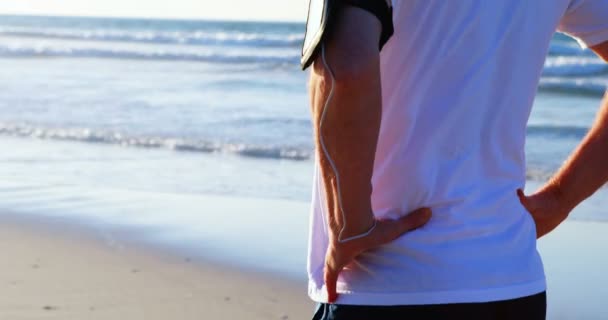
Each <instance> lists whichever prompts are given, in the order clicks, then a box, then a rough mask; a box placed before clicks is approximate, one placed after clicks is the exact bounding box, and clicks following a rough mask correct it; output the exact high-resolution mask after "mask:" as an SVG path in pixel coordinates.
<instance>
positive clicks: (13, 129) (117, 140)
mask: <svg viewBox="0 0 608 320" xmlns="http://www.w3.org/2000/svg"><path fill="white" fill-rule="evenodd" d="M0 135H6V136H14V137H27V138H36V139H45V140H59V141H74V142H83V143H100V144H111V145H119V146H123V147H136V148H146V149H169V150H174V151H182V152H200V153H228V154H237V155H240V156H246V157H252V158H268V159H287V160H308V159H310V157H311V154H312V152H311V150H309V149H306V148H297V147H289V146H287V147H285V146H268V145H253V144H243V143H223V142H214V141H207V140H202V139H190V138H182V137H151V136H135V135H128V134H124V133H121V132H111V131H103V130H93V129H89V128H47V127H38V126H32V125H27V124H1V123H0Z"/></svg>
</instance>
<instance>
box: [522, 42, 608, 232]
mask: <svg viewBox="0 0 608 320" xmlns="http://www.w3.org/2000/svg"><path fill="white" fill-rule="evenodd" d="M591 49H592V50H593V51H594V52H595V53H596V54H597V55H598V56H599V57H601V58H602V59H603V60H604V61H607V62H608V41H606V42H604V43H601V44H599V45H596V46H594V47H592V48H591ZM607 182H608V92H607V93H606V95H605V96H604V100H603V101H602V107H601V108H600V111H599V113H598V115H597V118H596V120H595V123H594V124H593V126H592V127H591V130H589V132H588V133H587V136H586V137H585V139H583V141H582V142H581V144H580V145H579V146H578V147H577V148H576V150H575V151H574V152H573V153H572V155H571V156H570V157H569V158H568V160H567V161H566V162H565V163H564V165H563V166H562V167H561V168H560V169H559V170H558V172H557V173H556V174H555V176H554V177H553V178H552V179H551V182H549V183H548V184H547V185H546V186H545V187H543V188H542V189H541V190H539V191H538V192H536V193H535V194H533V195H531V196H529V197H526V196H525V195H524V193H523V192H522V191H521V190H518V191H517V195H518V196H519V200H520V201H521V203H522V204H523V205H524V207H526V209H528V211H529V212H530V214H531V215H532V217H533V218H534V221H535V222H536V232H537V237H538V238H540V237H542V236H544V235H546V234H547V233H549V232H551V231H552V230H553V229H555V228H557V226H559V225H560V224H561V223H562V222H563V221H564V220H565V219H566V218H567V217H568V215H569V214H570V212H571V211H572V210H573V209H574V208H575V207H576V206H577V205H578V204H579V203H581V202H582V201H584V200H585V199H587V198H588V197H590V196H591V195H592V194H593V193H595V192H596V191H597V190H598V189H599V188H601V187H602V186H603V185H604V184H606V183H607Z"/></svg>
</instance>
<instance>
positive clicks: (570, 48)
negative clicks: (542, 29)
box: [549, 41, 595, 57]
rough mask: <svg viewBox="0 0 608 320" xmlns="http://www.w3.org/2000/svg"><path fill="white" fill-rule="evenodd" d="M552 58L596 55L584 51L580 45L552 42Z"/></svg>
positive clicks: (587, 50)
mask: <svg viewBox="0 0 608 320" xmlns="http://www.w3.org/2000/svg"><path fill="white" fill-rule="evenodd" d="M549 55H550V56H589V57H593V56H595V54H594V53H593V51H591V50H589V49H583V48H581V47H580V46H579V45H578V44H576V43H572V42H561V41H560V42H552V43H551V46H550V47H549Z"/></svg>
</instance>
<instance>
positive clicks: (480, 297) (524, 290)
mask: <svg viewBox="0 0 608 320" xmlns="http://www.w3.org/2000/svg"><path fill="white" fill-rule="evenodd" d="M546 290H547V283H546V280H545V279H544V278H543V279H542V280H537V281H534V282H529V283H524V284H519V285H514V286H508V287H502V288H489V289H481V290H457V291H436V292H405V293H399V292H397V293H365V292H354V291H340V292H338V295H339V297H338V300H337V301H336V303H337V304H345V305H370V306H397V305H429V304H452V303H484V302H494V301H504V300H512V299H518V298H522V297H527V296H532V295H535V294H538V293H541V292H544V291H546ZM308 296H309V297H310V298H311V299H312V300H313V301H315V302H318V303H327V293H326V292H325V287H322V288H321V289H319V288H317V287H316V285H315V284H314V283H313V282H310V284H309V290H308Z"/></svg>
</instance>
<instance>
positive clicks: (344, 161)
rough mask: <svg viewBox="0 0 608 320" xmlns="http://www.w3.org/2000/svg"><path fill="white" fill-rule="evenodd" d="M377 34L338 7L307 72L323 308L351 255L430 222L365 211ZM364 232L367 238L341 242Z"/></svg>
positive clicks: (364, 15)
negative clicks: (323, 248)
mask: <svg viewBox="0 0 608 320" xmlns="http://www.w3.org/2000/svg"><path fill="white" fill-rule="evenodd" d="M380 34H381V24H380V22H379V20H378V19H377V18H376V17H375V16H373V15H372V14H370V13H368V12H366V11H364V10H361V9H359V8H355V7H345V8H344V9H343V10H341V13H340V15H339V17H338V20H337V22H336V23H335V25H334V28H333V30H332V33H331V34H330V35H329V37H328V39H327V41H326V42H325V47H324V49H323V50H322V53H321V55H319V57H318V58H317V59H316V60H315V62H314V66H313V71H312V73H311V79H310V96H311V103H312V116H313V125H314V129H315V130H314V131H315V143H316V149H317V156H318V158H319V160H320V161H319V162H320V169H321V173H322V177H323V183H324V185H325V190H326V199H327V203H326V212H327V213H328V220H329V221H328V223H329V230H330V247H329V249H328V251H327V255H326V261H325V283H326V288H327V292H328V301H329V302H333V301H335V300H336V298H337V295H336V282H337V278H338V275H339V273H340V271H341V270H342V269H343V268H344V267H345V266H346V265H347V264H348V263H350V262H351V261H352V260H353V259H354V258H355V257H356V256H357V255H359V254H360V253H362V252H363V251H366V250H369V249H372V248H374V247H377V246H379V245H381V244H384V243H387V242H389V241H392V240H394V239H395V238H397V237H399V236H400V235H402V234H403V233H405V232H407V231H409V230H412V229H415V228H417V227H419V226H421V225H423V224H424V223H426V221H428V219H429V218H430V211H429V210H427V209H423V210H419V211H417V212H414V213H413V214H409V215H406V216H405V218H402V219H401V220H398V221H376V220H375V218H374V215H373V212H372V206H371V193H372V185H371V178H372V172H373V164H374V158H375V153H376V144H377V141H378V134H379V129H380V121H381V110H382V95H381V83H380V57H379V50H378V43H379V41H380ZM368 231H371V232H370V233H369V235H368V236H365V237H363V238H358V239H355V240H352V241H344V240H345V239H348V238H351V237H356V236H357V235H362V234H366V233H367V232H368Z"/></svg>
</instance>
